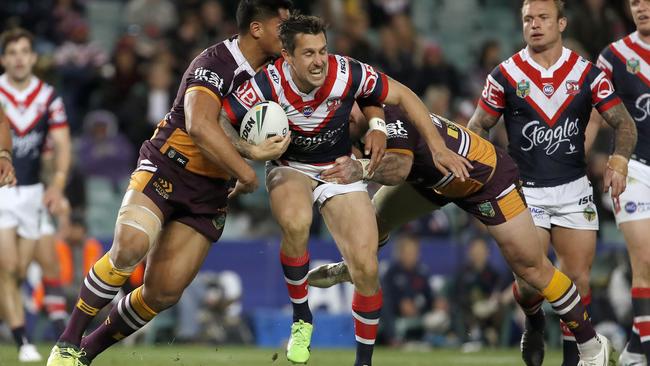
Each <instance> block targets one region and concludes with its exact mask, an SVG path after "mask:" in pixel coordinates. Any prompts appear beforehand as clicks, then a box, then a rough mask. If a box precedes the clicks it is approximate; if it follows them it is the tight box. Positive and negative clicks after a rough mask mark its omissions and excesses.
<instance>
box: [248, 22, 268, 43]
mask: <svg viewBox="0 0 650 366" xmlns="http://www.w3.org/2000/svg"><path fill="white" fill-rule="evenodd" d="M248 32H249V33H250V34H251V36H253V38H255V39H260V38H262V35H263V34H264V27H262V23H260V22H257V21H255V22H251V24H249V25H248Z"/></svg>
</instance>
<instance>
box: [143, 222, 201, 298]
mask: <svg viewBox="0 0 650 366" xmlns="http://www.w3.org/2000/svg"><path fill="white" fill-rule="evenodd" d="M210 246H211V243H210V241H209V240H208V238H207V237H206V236H204V235H203V234H200V233H199V232H197V231H196V230H194V229H193V228H191V227H189V226H187V225H185V224H182V223H180V222H177V221H172V222H170V223H168V224H167V225H166V226H165V228H164V230H163V231H162V233H161V234H160V238H159V240H158V244H157V245H156V246H154V248H153V249H152V250H151V252H149V255H148V257H147V266H146V270H145V274H144V285H145V288H144V290H145V296H147V297H151V296H152V295H154V296H153V297H156V296H155V295H163V296H173V295H179V296H180V293H182V292H183V290H184V289H185V287H187V286H188V285H189V284H190V282H192V280H193V279H194V277H195V276H196V273H197V272H198V271H199V269H200V268H201V265H202V264H203V261H204V260H205V257H206V255H207V254H208V251H209V250H210Z"/></svg>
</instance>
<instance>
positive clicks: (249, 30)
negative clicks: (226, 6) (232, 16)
mask: <svg viewBox="0 0 650 366" xmlns="http://www.w3.org/2000/svg"><path fill="white" fill-rule="evenodd" d="M292 7H293V4H292V2H291V0H242V1H240V2H239V5H238V6H237V28H238V30H239V34H240V35H242V36H245V35H250V36H252V37H253V38H254V39H255V40H256V41H257V43H258V45H259V46H260V48H261V49H262V50H263V51H264V52H265V53H267V54H269V55H276V56H277V55H279V54H280V50H281V49H282V43H281V42H280V38H279V36H280V33H279V27H280V23H281V22H282V21H283V20H285V19H287V18H288V17H289V12H290V11H291V8H292Z"/></svg>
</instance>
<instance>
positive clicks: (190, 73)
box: [185, 48, 233, 100]
mask: <svg viewBox="0 0 650 366" xmlns="http://www.w3.org/2000/svg"><path fill="white" fill-rule="evenodd" d="M216 52H217V51H216V50H215V49H214V48H212V49H207V50H205V51H203V53H201V54H200V55H199V56H197V57H196V58H195V59H194V61H192V63H191V64H190V66H189V67H188V69H187V71H186V72H185V85H186V89H185V93H187V92H189V91H192V90H201V91H204V92H206V93H208V94H210V95H211V96H212V97H213V98H215V99H218V100H222V99H223V98H224V96H226V95H227V94H228V90H229V89H230V85H231V84H232V78H233V73H232V71H229V70H227V68H226V66H225V65H226V64H227V63H226V61H225V60H223V58H224V57H226V56H225V55H218V54H215V53H216Z"/></svg>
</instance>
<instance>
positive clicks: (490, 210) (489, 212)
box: [478, 202, 497, 217]
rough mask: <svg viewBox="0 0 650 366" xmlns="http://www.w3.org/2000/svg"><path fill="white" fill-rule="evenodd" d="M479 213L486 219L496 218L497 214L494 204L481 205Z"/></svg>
mask: <svg viewBox="0 0 650 366" xmlns="http://www.w3.org/2000/svg"><path fill="white" fill-rule="evenodd" d="M478 211H479V212H480V213H481V215H483V216H486V217H494V216H496V214H497V213H496V212H494V207H492V203H490V202H483V203H480V204H479V205H478Z"/></svg>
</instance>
